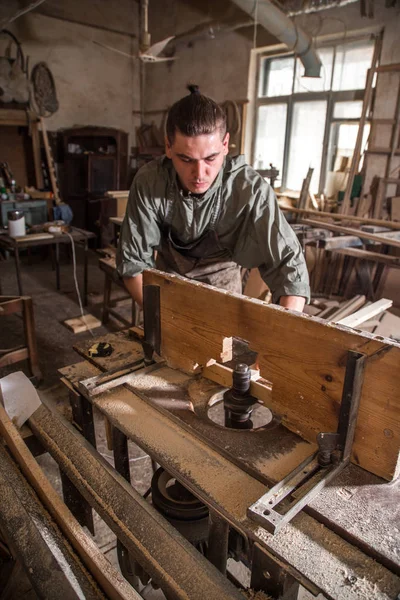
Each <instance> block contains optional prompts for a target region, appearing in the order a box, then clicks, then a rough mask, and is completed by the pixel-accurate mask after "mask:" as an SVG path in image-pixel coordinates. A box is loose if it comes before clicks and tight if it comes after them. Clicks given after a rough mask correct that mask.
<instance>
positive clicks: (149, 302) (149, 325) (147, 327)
mask: <svg viewBox="0 0 400 600" xmlns="http://www.w3.org/2000/svg"><path fill="white" fill-rule="evenodd" d="M143 328H144V340H143V341H142V346H143V352H144V362H145V364H146V365H149V364H151V363H152V362H153V354H154V352H156V353H157V354H160V353H161V304H160V286H159V285H145V286H144V287H143Z"/></svg>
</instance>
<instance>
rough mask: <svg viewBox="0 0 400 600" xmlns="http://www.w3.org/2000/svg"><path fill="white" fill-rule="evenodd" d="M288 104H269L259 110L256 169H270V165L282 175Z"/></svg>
mask: <svg viewBox="0 0 400 600" xmlns="http://www.w3.org/2000/svg"><path fill="white" fill-rule="evenodd" d="M286 111H287V105H286V104H269V105H268V106H260V108H259V110H258V127H257V139H256V151H255V160H254V168H255V169H269V168H270V167H269V165H270V163H272V164H273V165H274V167H276V168H277V169H279V172H280V174H281V175H282V168H283V151H284V147H285V131H286Z"/></svg>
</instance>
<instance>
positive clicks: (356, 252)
mask: <svg viewBox="0 0 400 600" xmlns="http://www.w3.org/2000/svg"><path fill="white" fill-rule="evenodd" d="M328 250H330V251H331V252H334V253H335V254H343V255H344V256H353V257H354V258H359V259H361V260H369V261H372V262H377V263H382V264H385V265H389V267H400V257H399V256H391V255H390V254H381V253H380V252H372V251H370V250H361V248H328Z"/></svg>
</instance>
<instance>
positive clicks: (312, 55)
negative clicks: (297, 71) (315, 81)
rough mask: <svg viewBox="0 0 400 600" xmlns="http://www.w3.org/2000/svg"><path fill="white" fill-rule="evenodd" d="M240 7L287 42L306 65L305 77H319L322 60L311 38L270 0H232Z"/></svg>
mask: <svg viewBox="0 0 400 600" xmlns="http://www.w3.org/2000/svg"><path fill="white" fill-rule="evenodd" d="M232 2H234V3H235V4H236V5H237V6H239V8H241V9H242V10H244V12H246V13H247V14H249V15H251V16H252V17H253V19H255V21H256V22H257V23H258V24H259V25H261V26H262V27H264V28H265V29H266V30H267V31H269V32H270V33H272V35H274V36H275V37H276V38H278V40H280V41H281V42H283V43H284V44H286V46H287V47H288V48H289V49H290V50H293V52H294V53H295V54H297V56H298V57H299V58H300V60H301V62H302V63H303V65H304V69H305V71H304V77H319V76H320V71H321V66H322V63H321V60H320V58H319V56H318V54H317V52H316V51H315V49H314V48H313V46H312V41H311V38H310V37H309V36H308V35H307V34H306V33H304V31H303V30H302V29H300V28H299V27H298V26H297V25H295V23H293V21H292V20H291V19H289V17H288V16H287V15H286V14H285V13H284V12H282V11H281V10H280V9H279V8H277V7H276V6H275V5H274V4H272V2H270V1H269V0H232Z"/></svg>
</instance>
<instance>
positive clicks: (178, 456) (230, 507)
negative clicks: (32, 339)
mask: <svg viewBox="0 0 400 600" xmlns="http://www.w3.org/2000/svg"><path fill="white" fill-rule="evenodd" d="M119 396H120V400H119V401H118V400H117V401H116V400H115V395H114V396H113V399H108V398H107V397H106V396H103V397H101V396H100V397H99V398H98V399H97V400H96V405H97V406H98V408H99V409H100V410H102V411H104V412H105V413H106V414H107V416H108V417H109V418H110V419H111V420H112V421H114V423H115V424H116V425H117V426H118V427H119V428H120V429H121V430H122V431H124V433H126V434H127V435H128V437H130V438H131V439H133V440H134V441H137V443H138V444H139V445H140V446H142V447H143V448H144V449H145V450H146V451H147V452H149V454H151V455H154V456H155V457H156V458H158V457H159V460H160V462H162V463H164V464H165V465H166V466H167V468H169V469H171V470H173V471H175V472H177V473H182V474H183V476H184V477H185V478H186V479H187V480H188V481H192V482H193V485H195V487H196V489H200V490H203V491H204V493H205V495H206V496H207V497H208V498H210V499H211V500H213V501H214V502H215V503H216V504H217V505H218V506H219V507H221V509H223V510H224V511H226V512H227V513H229V514H230V515H232V517H233V518H234V519H236V520H237V521H238V522H242V521H243V520H245V519H246V510H247V507H248V506H250V504H253V503H254V502H255V501H256V500H257V499H258V498H259V497H260V496H262V495H263V494H264V493H265V492H266V487H265V486H263V485H262V484H261V483H259V482H258V481H255V480H254V479H253V478H252V477H251V476H249V475H247V474H246V473H244V472H243V471H242V470H241V469H239V468H238V467H236V466H234V465H233V464H232V463H230V462H229V461H228V460H226V459H224V458H223V457H221V456H220V455H219V454H218V453H217V452H215V451H213V450H212V449H210V448H209V447H208V446H207V445H206V444H204V443H203V442H202V441H201V440H199V439H197V438H194V437H193V436H192V435H190V434H188V433H187V432H186V431H184V430H182V429H181V428H180V427H179V425H177V424H175V423H173V422H171V421H170V420H169V421H168V424H166V420H165V417H163V415H161V414H160V413H158V411H157V410H155V409H154V408H152V407H151V406H149V405H148V404H147V403H146V402H145V401H144V400H141V399H140V398H138V397H135V396H133V395H132V394H130V393H129V392H127V391H125V390H124V391H121V392H120V393H119ZM127 417H129V418H127Z"/></svg>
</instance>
